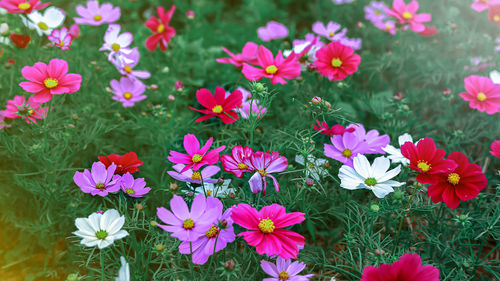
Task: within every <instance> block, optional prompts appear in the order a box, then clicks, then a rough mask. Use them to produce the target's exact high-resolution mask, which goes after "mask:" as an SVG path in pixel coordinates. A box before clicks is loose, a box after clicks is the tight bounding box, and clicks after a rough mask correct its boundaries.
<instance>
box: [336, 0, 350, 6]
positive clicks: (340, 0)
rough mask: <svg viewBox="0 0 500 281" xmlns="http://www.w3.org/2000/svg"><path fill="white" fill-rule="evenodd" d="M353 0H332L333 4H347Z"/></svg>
mask: <svg viewBox="0 0 500 281" xmlns="http://www.w3.org/2000/svg"><path fill="white" fill-rule="evenodd" d="M352 1H354V0H332V2H333V4H335V5H341V4H347V3H351V2H352Z"/></svg>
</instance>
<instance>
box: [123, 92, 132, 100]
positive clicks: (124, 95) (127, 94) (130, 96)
mask: <svg viewBox="0 0 500 281" xmlns="http://www.w3.org/2000/svg"><path fill="white" fill-rule="evenodd" d="M123 97H124V98H125V99H126V100H129V99H131V98H132V94H131V93H130V92H126V93H124V94H123Z"/></svg>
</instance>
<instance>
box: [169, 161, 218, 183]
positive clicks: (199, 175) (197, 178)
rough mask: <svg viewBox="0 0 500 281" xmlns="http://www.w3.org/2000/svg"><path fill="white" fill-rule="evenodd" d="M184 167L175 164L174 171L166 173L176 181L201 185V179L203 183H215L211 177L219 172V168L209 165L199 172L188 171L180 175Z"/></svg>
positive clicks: (215, 180)
mask: <svg viewBox="0 0 500 281" xmlns="http://www.w3.org/2000/svg"><path fill="white" fill-rule="evenodd" d="M184 167H186V165H184V164H177V165H174V167H173V168H174V170H175V171H168V172H167V173H168V174H169V175H170V176H171V177H173V178H174V179H176V180H179V181H183V182H191V183H197V184H201V180H202V179H203V182H204V183H215V182H217V179H212V178H211V177H212V176H213V175H215V174H217V173H218V172H219V171H220V168H219V167H217V166H215V165H209V166H206V167H205V168H203V169H201V171H193V169H188V170H186V171H184V172H182V173H181V171H182V169H184Z"/></svg>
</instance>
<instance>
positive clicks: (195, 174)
mask: <svg viewBox="0 0 500 281" xmlns="http://www.w3.org/2000/svg"><path fill="white" fill-rule="evenodd" d="M191 178H192V179H193V180H199V181H201V173H200V172H196V171H194V172H193V175H192V176H191Z"/></svg>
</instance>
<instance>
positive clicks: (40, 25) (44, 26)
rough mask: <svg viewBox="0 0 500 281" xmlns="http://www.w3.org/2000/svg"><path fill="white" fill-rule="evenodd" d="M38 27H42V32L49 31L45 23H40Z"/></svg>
mask: <svg viewBox="0 0 500 281" xmlns="http://www.w3.org/2000/svg"><path fill="white" fill-rule="evenodd" d="M38 27H40V29H41V30H47V29H49V27H48V26H47V24H46V23H44V22H39V23H38Z"/></svg>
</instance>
